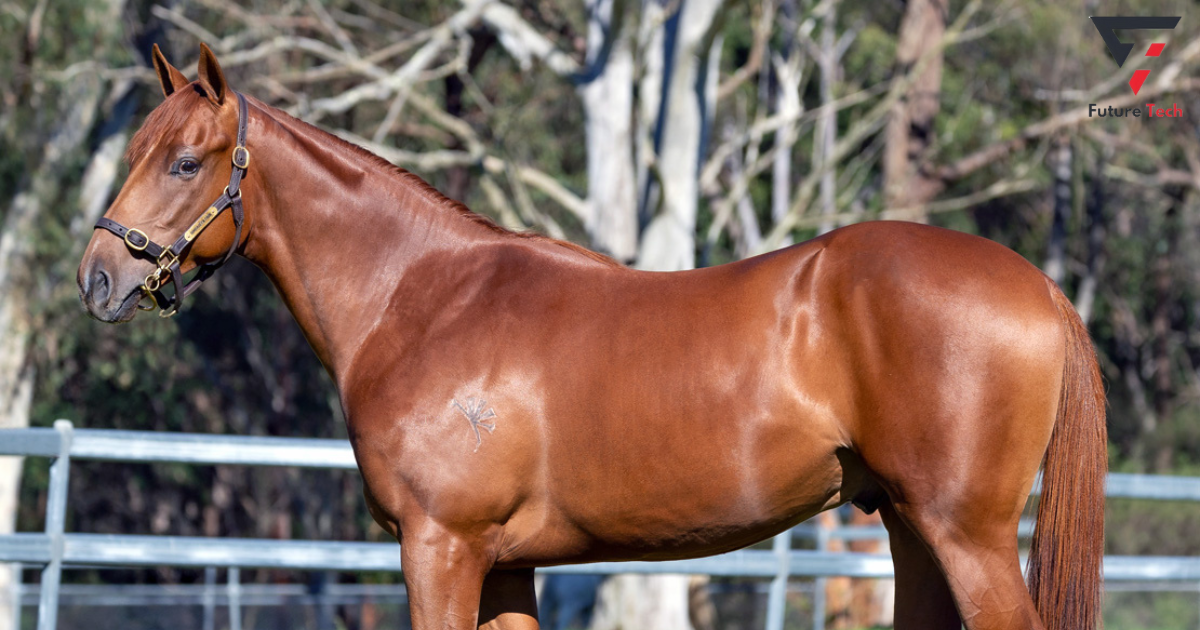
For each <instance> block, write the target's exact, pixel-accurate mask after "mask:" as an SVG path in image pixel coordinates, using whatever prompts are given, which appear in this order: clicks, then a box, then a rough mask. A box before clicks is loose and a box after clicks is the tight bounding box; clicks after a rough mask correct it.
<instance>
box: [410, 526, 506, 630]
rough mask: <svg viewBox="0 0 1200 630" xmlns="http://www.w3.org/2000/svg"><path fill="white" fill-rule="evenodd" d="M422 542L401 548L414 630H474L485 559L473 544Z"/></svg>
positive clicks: (449, 538) (486, 566)
mask: <svg viewBox="0 0 1200 630" xmlns="http://www.w3.org/2000/svg"><path fill="white" fill-rule="evenodd" d="M412 538H417V537H416V536H413V537H412ZM422 538H423V540H421V541H420V542H418V541H417V540H412V541H411V542H410V537H409V536H407V535H406V536H405V540H404V543H403V544H401V546H400V556H401V561H402V570H403V571H404V583H405V584H406V585H407V587H408V605H409V612H410V614H411V615H412V628H413V630H476V627H477V619H478V614H479V605H480V591H481V589H482V588H483V582H484V576H485V575H486V574H487V572H488V569H490V568H491V567H490V566H489V564H490V563H489V561H488V559H487V555H486V554H485V553H482V552H481V549H480V545H479V544H478V543H475V542H473V541H471V540H469V539H464V538H459V537H455V536H452V535H448V534H447V535H442V536H438V537H437V538H436V539H435V540H431V538H432V537H422Z"/></svg>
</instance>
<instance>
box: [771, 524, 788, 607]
mask: <svg viewBox="0 0 1200 630" xmlns="http://www.w3.org/2000/svg"><path fill="white" fill-rule="evenodd" d="M771 550H772V551H774V552H775V562H776V565H775V566H776V567H777V568H776V573H775V577H774V578H772V579H771V590H770V591H769V592H768V594H767V630H783V613H784V612H785V610H786V608H787V584H788V576H790V575H791V572H792V530H790V529H789V530H787V531H785V532H783V533H781V534H779V535H778V536H776V537H775V540H774V541H773V542H772V545H771Z"/></svg>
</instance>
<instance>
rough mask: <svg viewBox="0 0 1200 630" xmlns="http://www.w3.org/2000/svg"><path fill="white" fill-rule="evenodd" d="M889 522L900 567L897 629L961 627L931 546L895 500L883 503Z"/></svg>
mask: <svg viewBox="0 0 1200 630" xmlns="http://www.w3.org/2000/svg"><path fill="white" fill-rule="evenodd" d="M879 514H880V516H882V517H883V524H884V525H885V526H887V530H888V538H889V540H890V542H891V547H892V563H893V564H894V565H895V570H896V617H895V627H896V630H959V629H960V628H962V621H961V620H960V619H959V618H958V609H957V608H955V606H954V596H953V595H952V594H951V592H950V587H949V586H948V585H947V584H946V578H945V577H944V576H943V575H942V571H941V569H938V566H937V564H936V563H935V562H934V560H933V556H931V555H929V550H928V548H926V547H925V543H923V542H921V539H920V538H918V537H917V535H916V534H914V533H913V531H912V530H911V529H909V527H908V524H906V523H905V522H904V520H903V519H901V518H900V516H899V515H898V514H896V510H895V508H893V507H892V504H891V502H890V501H889V502H885V503H884V504H883V505H881V506H880V507H879Z"/></svg>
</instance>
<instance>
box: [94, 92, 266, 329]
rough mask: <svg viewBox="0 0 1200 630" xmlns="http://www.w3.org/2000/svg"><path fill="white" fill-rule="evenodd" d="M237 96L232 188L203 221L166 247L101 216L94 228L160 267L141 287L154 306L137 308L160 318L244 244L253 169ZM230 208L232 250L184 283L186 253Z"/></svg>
mask: <svg viewBox="0 0 1200 630" xmlns="http://www.w3.org/2000/svg"><path fill="white" fill-rule="evenodd" d="M235 94H237V99H238V128H237V146H235V147H234V148H233V172H232V173H230V174H229V185H228V186H226V187H225V192H223V193H222V194H221V196H220V197H217V200H216V201H214V202H212V204H210V205H209V207H208V209H207V210H205V211H204V214H201V215H200V218H198V219H196V220H195V221H194V222H193V223H192V225H191V227H189V228H188V229H187V230H185V231H184V233H183V234H182V235H181V236H180V237H179V238H177V239H175V242H174V243H171V244H170V245H168V246H167V247H163V246H162V245H159V244H158V243H155V242H154V241H152V240H150V237H148V236H146V233H145V232H143V231H141V230H139V229H137V228H128V227H125V226H124V225H121V224H120V223H117V222H116V221H113V220H112V219H108V218H104V217H101V218H100V220H99V221H96V225H95V227H94V228H93V229H105V230H108V231H109V232H112V233H113V234H116V235H117V237H118V238H120V239H121V240H123V241H125V246H126V247H127V248H129V252H130V253H131V254H133V255H134V256H135V257H137V258H144V259H147V260H149V261H151V262H153V263H155V264H156V265H158V267H157V268H156V269H155V270H154V272H153V273H151V274H150V275H148V276H146V280H145V281H144V282H143V283H142V286H141V287H140V288H141V290H142V293H143V294H144V295H145V296H146V297H149V298H150V301H151V302H153V305H152V306H142V305H141V303H140V301H139V304H138V308H139V309H141V310H144V311H152V310H154V309H155V308H159V309H161V310H160V311H159V313H158V315H159V317H171V316H172V315H174V314H176V313H178V312H179V308H180V307H181V306H182V305H183V298H185V297H187V296H189V295H191V294H192V293H193V292H194V291H195V290H196V289H198V288H200V283H201V282H204V281H205V280H207V279H208V278H209V277H211V276H212V275H213V274H214V273H216V271H217V269H219V268H220V267H221V265H224V264H225V263H226V262H227V261H228V260H229V259H230V258H231V257H232V256H233V252H234V251H236V250H237V248H238V244H239V243H241V240H242V222H243V220H244V219H245V213H244V212H243V211H242V191H241V190H240V188H239V187H240V186H241V184H242V178H243V177H245V175H246V169H247V168H249V166H250V151H249V150H247V149H246V125H247V123H248V120H249V115H248V113H247V108H246V97H244V96H242V95H241V94H239V93H237V92H235ZM228 208H233V224H234V226H235V227H236V229H237V231H236V232H235V234H234V237H233V242H232V243H230V244H229V249H228V250H227V251H226V252H225V255H224V256H223V257H221V259H220V260H218V261H217V262H214V263H203V264H201V265H200V270H199V271H198V272H196V276H195V277H193V278H192V279H191V280H190V281H189V282H188V283H187V284H184V283H183V273H182V272H181V271H180V265H181V263H182V261H183V256H184V254H185V253H186V252H187V250H188V248H189V247H191V245H192V242H193V241H195V240H196V238H197V237H199V236H200V234H201V233H202V232H204V230H205V228H207V227H208V226H209V225H212V222H213V221H214V220H215V219H216V218H217V217H219V216H221V213H222V212H225V210H226V209H228ZM168 282H171V283H173V284H174V285H175V294H174V295H172V296H167V295H165V294H164V293H163V292H162V288H163V287H164V286H166V284H167V283H168Z"/></svg>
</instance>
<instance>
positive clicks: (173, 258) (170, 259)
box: [158, 247, 179, 271]
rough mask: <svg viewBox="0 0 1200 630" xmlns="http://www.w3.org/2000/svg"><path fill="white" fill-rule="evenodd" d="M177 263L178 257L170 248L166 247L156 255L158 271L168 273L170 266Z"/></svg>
mask: <svg viewBox="0 0 1200 630" xmlns="http://www.w3.org/2000/svg"><path fill="white" fill-rule="evenodd" d="M177 262H179V255H178V254H176V253H175V252H173V251H171V248H170V247H168V248H166V249H164V250H163V252H162V253H161V254H159V255H158V270H159V271H170V270H171V265H174V264H175V263H177Z"/></svg>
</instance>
